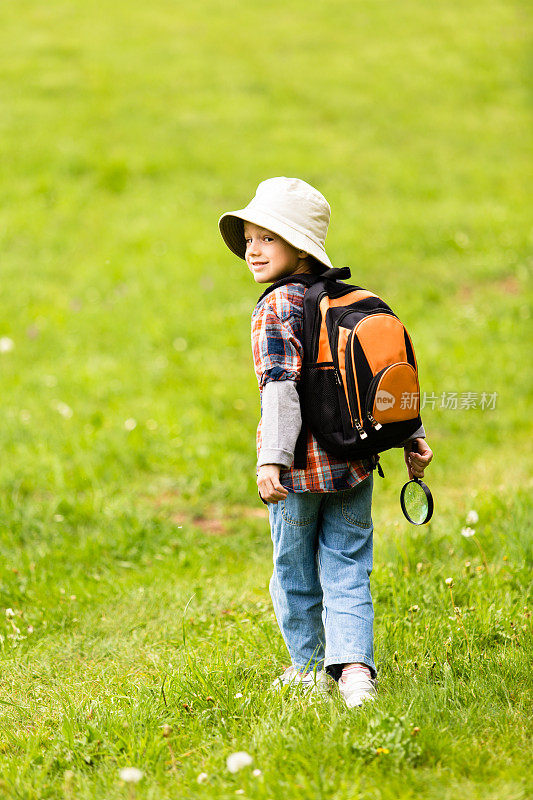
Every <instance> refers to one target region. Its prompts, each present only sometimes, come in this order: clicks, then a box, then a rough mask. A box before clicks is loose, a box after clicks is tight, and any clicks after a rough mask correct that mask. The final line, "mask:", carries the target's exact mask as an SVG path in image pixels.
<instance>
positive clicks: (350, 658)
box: [324, 653, 378, 678]
mask: <svg viewBox="0 0 533 800" xmlns="http://www.w3.org/2000/svg"><path fill="white" fill-rule="evenodd" d="M339 664H365V665H366V666H367V667H368V668H369V670H370V674H371V675H372V677H373V678H375V677H376V676H377V674H378V673H377V670H376V665H375V664H374V660H373V659H372V658H369V657H368V656H365V655H363V654H362V653H348V654H347V655H342V656H328V658H326V659H325V660H324V667H332V666H336V665H339Z"/></svg>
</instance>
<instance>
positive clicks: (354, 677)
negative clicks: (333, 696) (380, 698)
mask: <svg viewBox="0 0 533 800" xmlns="http://www.w3.org/2000/svg"><path fill="white" fill-rule="evenodd" d="M338 685H339V692H340V693H341V695H342V696H343V698H344V700H345V702H346V705H347V706H348V708H355V707H356V706H361V705H363V703H364V702H365V700H373V699H374V698H375V696H376V694H377V689H376V681H375V680H374V679H373V678H372V677H371V674H370V670H369V669H368V667H365V666H364V665H363V664H353V665H350V666H347V667H344V669H343V670H342V675H341V677H340V678H339V684H338Z"/></svg>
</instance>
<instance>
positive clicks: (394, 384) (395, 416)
mask: <svg viewBox="0 0 533 800" xmlns="http://www.w3.org/2000/svg"><path fill="white" fill-rule="evenodd" d="M419 411H420V389H419V386H418V378H417V376H416V372H415V370H414V369H413V367H412V366H411V364H408V363H407V362H406V361H403V362H399V363H397V364H391V365H390V366H388V367H385V368H384V369H382V370H380V371H379V372H378V373H377V374H376V375H374V377H373V378H372V381H371V382H370V386H369V387H368V391H367V393H366V402H365V412H366V416H367V418H368V419H369V420H370V421H371V422H372V424H373V425H374V427H379V426H380V425H384V424H385V423H387V422H405V421H406V420H410V419H414V418H415V417H417V416H418V414H419Z"/></svg>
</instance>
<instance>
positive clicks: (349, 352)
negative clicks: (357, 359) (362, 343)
mask: <svg viewBox="0 0 533 800" xmlns="http://www.w3.org/2000/svg"><path fill="white" fill-rule="evenodd" d="M354 330H355V329H352V331H351V332H350V335H349V336H348V339H347V340H346V380H347V381H348V378H349V379H350V383H351V384H352V385H353V388H354V390H355V396H356V397H357V408H358V411H359V417H357V415H355V414H354V428H355V429H356V430H357V433H358V434H359V436H360V437H361V439H366V438H367V436H368V434H367V432H366V431H365V429H364V428H363V415H362V414H361V400H360V398H359V384H358V382H357V375H356V373H355V369H354V368H353V335H354Z"/></svg>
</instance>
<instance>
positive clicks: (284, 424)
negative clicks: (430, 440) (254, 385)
mask: <svg viewBox="0 0 533 800" xmlns="http://www.w3.org/2000/svg"><path fill="white" fill-rule="evenodd" d="M261 408H262V413H261V419H262V421H261V449H260V451H259V457H258V459H257V466H258V467H260V466H262V465H263V464H280V465H281V466H282V467H286V468H288V467H290V466H291V465H292V462H293V461H294V448H295V446H296V440H297V439H298V434H299V433H300V429H301V427H302V414H301V411H300V398H299V397H298V392H297V390H296V383H295V381H269V382H268V383H267V384H266V385H265V386H264V387H263V392H262V396H261ZM425 436H426V432H425V430H424V426H423V425H421V426H420V428H418V430H416V431H415V432H414V433H413V434H412V435H411V436H410V437H409V439H407V440H406V441H410V440H411V439H418V438H425Z"/></svg>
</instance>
